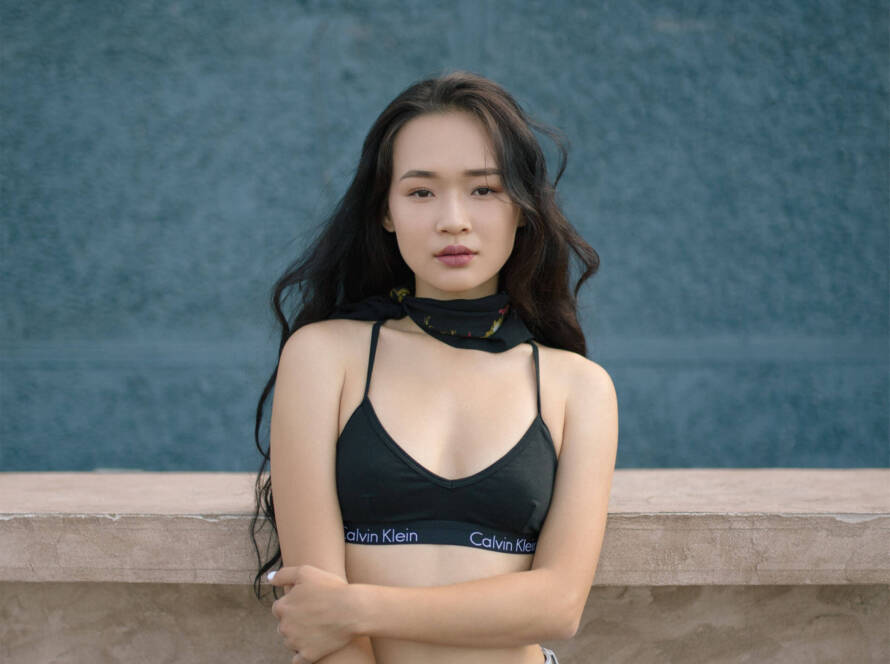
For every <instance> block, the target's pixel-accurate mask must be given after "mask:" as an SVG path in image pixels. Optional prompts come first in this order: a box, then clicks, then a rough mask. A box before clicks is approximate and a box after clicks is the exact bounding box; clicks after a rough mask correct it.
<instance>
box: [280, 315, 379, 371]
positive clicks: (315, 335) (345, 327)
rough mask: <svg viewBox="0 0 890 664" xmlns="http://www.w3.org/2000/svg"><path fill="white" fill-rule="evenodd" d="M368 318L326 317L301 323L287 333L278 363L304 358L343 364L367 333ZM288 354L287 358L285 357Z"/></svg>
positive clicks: (314, 361) (312, 360)
mask: <svg viewBox="0 0 890 664" xmlns="http://www.w3.org/2000/svg"><path fill="white" fill-rule="evenodd" d="M370 327H371V321H363V320H352V319H347V318H329V319H326V320H320V321H316V322H314V323H307V324H306V325H303V326H302V327H301V328H300V329H298V330H297V331H296V332H294V333H293V334H291V336H290V337H289V338H288V340H287V341H286V342H285V344H284V348H283V349H282V351H281V364H285V363H290V362H289V361H288V360H290V358H299V359H293V360H290V361H292V362H301V363H302V362H307V361H310V362H312V363H313V364H323V365H324V366H325V367H327V368H331V367H340V368H343V367H344V366H346V364H347V363H348V362H349V361H350V358H351V356H352V354H353V353H354V352H355V350H356V349H357V348H358V347H359V344H360V343H361V340H362V338H363V337H366V336H367V335H368V334H369V330H370ZM286 357H287V358H288V359H287V360H286V359H285V358H286Z"/></svg>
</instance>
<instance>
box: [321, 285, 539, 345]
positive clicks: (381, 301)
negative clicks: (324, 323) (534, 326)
mask: <svg viewBox="0 0 890 664" xmlns="http://www.w3.org/2000/svg"><path fill="white" fill-rule="evenodd" d="M404 316H410V317H411V320H413V321H414V322H415V323H417V325H418V327H420V329H422V330H423V331H424V332H426V333H427V334H429V335H430V336H432V337H435V338H436V339H438V340H439V341H443V342H445V343H446V344H449V345H451V346H455V347H456V348H471V349H474V350H484V351H488V352H489V353H502V352H504V351H505V350H509V349H510V348H513V346H516V345H517V344H520V343H523V342H524V341H528V340H529V339H533V338H534V335H533V334H532V333H531V332H530V331H529V329H528V328H527V327H526V325H525V323H524V322H523V321H522V319H521V318H520V317H519V315H518V314H517V313H516V310H515V309H514V308H513V307H512V306H510V296H509V295H508V294H507V293H506V292H505V291H500V292H498V293H495V294H494V295H486V296H484V297H478V298H475V299H469V300H466V299H462V300H437V299H435V298H431V297H415V296H414V295H412V294H411V289H410V288H409V287H407V286H399V287H396V288H393V289H391V290H390V291H389V295H388V296H386V295H372V296H370V297H366V298H365V299H363V300H360V301H359V302H353V303H350V304H345V305H341V306H339V307H337V308H336V309H335V310H334V313H333V314H331V315H330V316H329V318H352V319H359V320H380V319H387V318H402V317H404Z"/></svg>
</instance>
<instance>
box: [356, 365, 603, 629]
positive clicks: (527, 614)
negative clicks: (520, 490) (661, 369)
mask: <svg viewBox="0 0 890 664" xmlns="http://www.w3.org/2000/svg"><path fill="white" fill-rule="evenodd" d="M579 359H580V362H579V363H578V366H577V370H576V371H573V372H572V374H573V377H572V378H571V379H570V384H569V390H570V391H569V395H568V398H567V400H566V413H565V432H564V437H563V441H564V442H563V445H562V448H561V450H560V458H559V466H558V469H557V474H556V485H555V487H554V494H553V499H552V502H551V505H550V510H549V512H548V514H547V519H546V521H545V522H544V527H543V528H542V531H541V535H540V537H539V539H538V545H537V548H536V551H535V558H534V562H533V564H532V569H531V570H528V571H523V572H513V573H509V574H502V575H498V576H494V577H490V578H486V579H480V580H476V581H469V582H464V583H457V584H451V585H447V586H437V587H431V588H430V587H426V588H403V587H389V586H376V585H366V584H356V585H354V586H351V588H352V589H353V590H354V591H355V602H356V609H355V616H356V622H357V625H358V626H357V628H356V631H357V633H359V634H368V635H372V636H385V637H393V638H400V639H410V640H415V641H424V642H429V643H442V644H454V645H465V646H476V647H497V646H513V645H519V644H525V643H534V642H536V641H539V640H549V639H568V638H571V637H572V636H573V635H574V634H575V632H576V631H577V629H578V625H579V623H580V621H581V614H582V612H583V610H584V605H585V604H586V602H587V596H588V594H589V593H590V586H591V584H592V583H593V577H594V572H595V570H596V565H597V562H598V560H599V554H600V549H601V546H602V541H603V535H604V533H605V527H606V516H607V508H608V501H609V493H610V490H611V484H612V474H613V471H614V467H615V456H616V452H617V444H618V406H617V398H616V395H615V388H614V386H613V384H612V381H611V379H610V378H609V375H608V374H607V373H606V371H605V370H604V369H603V368H602V367H600V366H599V365H598V364H595V363H593V362H590V361H589V360H587V359H586V358H579Z"/></svg>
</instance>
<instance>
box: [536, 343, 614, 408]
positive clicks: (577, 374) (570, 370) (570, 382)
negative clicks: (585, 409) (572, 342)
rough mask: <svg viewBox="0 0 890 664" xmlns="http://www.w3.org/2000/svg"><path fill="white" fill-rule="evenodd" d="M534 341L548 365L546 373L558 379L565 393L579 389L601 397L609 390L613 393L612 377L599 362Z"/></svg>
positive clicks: (569, 393) (568, 393)
mask: <svg viewBox="0 0 890 664" xmlns="http://www.w3.org/2000/svg"><path fill="white" fill-rule="evenodd" d="M536 343H537V346H538V349H539V351H540V353H541V357H542V358H543V360H542V363H544V364H546V365H548V369H549V370H550V371H548V373H550V375H551V376H553V377H555V378H556V379H557V380H559V382H560V383H561V385H560V387H561V388H563V389H564V391H565V394H566V395H571V394H573V393H577V392H578V391H579V390H581V391H583V392H586V393H588V394H589V393H590V392H594V393H597V394H599V395H601V396H603V397H607V396H608V394H609V393H610V392H611V393H613V394H614V391H615V387H614V385H613V384H612V378H611V376H609V373H608V372H607V371H606V370H605V369H604V368H603V367H602V366H601V365H600V364H597V363H596V362H594V361H593V360H590V359H588V358H586V357H584V356H583V355H579V354H578V353H573V352H572V351H570V350H564V349H562V348H554V347H552V346H545V345H544V344H542V343H540V342H536Z"/></svg>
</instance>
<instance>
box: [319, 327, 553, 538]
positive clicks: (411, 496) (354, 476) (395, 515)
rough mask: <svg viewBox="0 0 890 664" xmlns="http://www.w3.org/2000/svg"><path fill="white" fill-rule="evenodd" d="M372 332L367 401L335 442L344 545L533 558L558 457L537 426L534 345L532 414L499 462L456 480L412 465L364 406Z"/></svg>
mask: <svg viewBox="0 0 890 664" xmlns="http://www.w3.org/2000/svg"><path fill="white" fill-rule="evenodd" d="M382 322H383V321H382V320H378V321H376V322H375V323H374V326H373V327H372V329H371V349H370V352H369V356H368V375H367V377H366V379H365V394H364V398H363V399H362V402H361V403H360V404H359V405H358V406H357V407H356V409H355V410H354V411H353V413H352V415H350V416H349V420H348V421H347V422H346V426H344V427H343V432H342V433H341V434H340V438H339V440H338V441H337V459H336V477H337V495H338V498H339V502H340V512H341V514H342V517H343V526H344V534H345V539H346V542H348V543H350V544H457V545H461V546H470V547H475V548H479V549H489V550H492V551H503V552H505V553H534V551H535V546H536V543H537V539H538V534H539V533H540V531H541V526H542V525H543V523H544V519H545V517H546V516H547V511H548V510H549V508H550V499H551V496H552V495H553V483H554V480H555V477H556V466H557V456H556V451H555V449H554V445H553V439H552V437H551V435H550V430H549V429H548V427H547V425H546V423H545V422H544V420H543V419H542V418H541V387H540V382H541V379H540V369H539V367H538V347H537V345H536V344H535V343H534V342H533V341H529V342H528V343H530V344H531V345H532V353H533V355H534V360H535V385H536V392H537V404H538V406H537V407H538V413H537V416H536V417H535V419H534V421H533V422H532V423H531V425H530V426H529V428H528V429H527V430H526V432H525V433H524V434H523V435H522V437H521V438H520V439H519V441H518V442H517V443H516V444H515V445H514V446H513V447H512V448H510V450H509V451H508V452H507V453H506V454H504V455H503V456H502V457H501V458H500V459H498V460H497V461H495V462H494V463H492V464H491V465H490V466H488V467H487V468H484V469H482V470H480V471H479V472H477V473H474V474H472V475H469V476H467V477H462V478H459V479H446V478H444V477H441V476H439V475H437V474H435V473H433V472H431V471H429V470H427V469H426V468H424V467H423V466H421V465H420V464H419V463H417V461H415V460H414V459H413V458H412V457H411V456H410V455H409V454H408V453H407V452H405V450H404V449H403V448H402V447H401V446H400V445H399V444H398V443H397V442H396V441H395V440H393V438H392V437H391V436H390V435H389V434H388V433H387V432H386V429H384V428H383V425H382V424H381V423H380V420H379V419H378V418H377V414H376V413H375V412H374V407H373V406H372V405H371V401H370V400H369V399H368V387H369V386H370V384H371V370H372V368H373V366H374V352H375V350H376V348H377V338H378V336H379V330H380V324H381V323H382Z"/></svg>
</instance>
